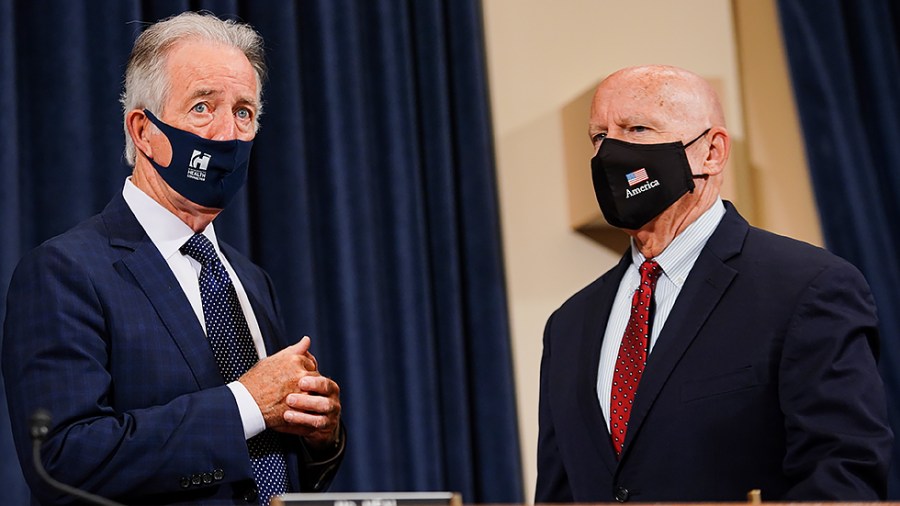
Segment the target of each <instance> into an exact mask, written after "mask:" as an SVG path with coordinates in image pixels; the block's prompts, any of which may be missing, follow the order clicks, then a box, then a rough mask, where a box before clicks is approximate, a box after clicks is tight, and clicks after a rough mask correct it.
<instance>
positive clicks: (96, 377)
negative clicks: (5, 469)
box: [2, 194, 337, 504]
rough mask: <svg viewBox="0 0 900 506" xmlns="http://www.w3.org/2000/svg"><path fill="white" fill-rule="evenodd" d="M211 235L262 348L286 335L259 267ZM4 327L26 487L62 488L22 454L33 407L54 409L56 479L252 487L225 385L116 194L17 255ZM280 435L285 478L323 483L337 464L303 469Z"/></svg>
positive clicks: (49, 457) (140, 487)
mask: <svg viewBox="0 0 900 506" xmlns="http://www.w3.org/2000/svg"><path fill="white" fill-rule="evenodd" d="M220 246H221V249H222V251H223V253H224V254H225V255H226V257H227V258H228V261H229V262H230V263H231V265H232V266H233V267H234V270H235V272H236V273H237V275H238V277H239V278H240V279H241V283H242V284H243V285H244V288H245V289H246V291H247V296H248V297H249V299H250V302H251V304H252V306H253V310H254V313H255V315H256V318H257V320H258V321H259V326H260V329H261V331H262V335H263V338H264V341H265V345H266V349H267V351H268V353H269V354H272V353H274V352H276V351H278V350H280V349H282V348H284V347H285V346H287V345H289V344H291V343H289V342H288V338H287V336H286V335H285V332H284V331H283V328H282V326H281V324H280V321H279V317H278V314H277V310H276V301H275V292H274V290H273V287H272V284H271V281H270V280H269V278H268V276H267V275H266V274H265V273H264V272H263V271H262V270H261V269H260V268H259V267H257V266H255V265H253V264H252V263H251V262H250V261H249V260H248V259H246V258H245V257H244V256H243V255H241V254H239V253H238V252H237V251H235V250H234V249H233V248H230V247H229V246H227V245H226V244H220ZM4 334H5V335H4V340H3V356H2V359H3V364H2V365H3V374H4V380H5V383H6V390H7V399H8V402H9V408H10V416H11V420H12V427H13V433H14V434H13V437H14V440H15V443H16V448H17V451H18V453H19V460H20V462H22V468H23V471H24V474H25V477H26V480H27V481H28V484H29V486H30V488H31V490H32V494H33V496H34V497H35V499H37V500H39V501H40V502H42V503H52V502H63V501H65V500H67V498H65V497H63V496H60V495H58V494H57V493H55V492H53V491H52V490H50V489H49V488H48V487H47V486H45V485H43V484H42V483H41V482H40V480H39V479H38V477H37V475H36V473H34V471H33V468H32V466H31V461H32V457H31V440H30V437H29V430H28V426H27V420H28V418H29V416H30V415H31V414H32V413H33V412H34V411H35V410H36V409H38V408H45V409H48V410H49V411H50V412H51V414H52V417H53V424H52V428H51V432H50V435H49V437H48V438H47V440H46V442H45V443H44V448H43V453H42V459H43V462H44V464H45V466H46V467H47V469H48V471H49V473H50V474H51V476H53V477H55V478H57V479H58V480H60V481H62V482H64V483H67V484H70V485H74V486H77V487H80V488H83V489H87V490H89V491H91V492H93V493H97V494H100V495H102V496H105V497H109V498H113V499H118V500H120V501H122V502H126V503H129V504H136V503H149V504H165V503H171V502H190V501H200V502H203V503H206V504H209V503H244V504H246V501H245V496H247V497H251V498H252V489H253V472H252V469H251V466H250V459H249V456H248V450H247V444H246V442H245V439H244V432H243V428H242V425H241V419H240V415H239V412H238V408H237V404H236V403H235V401H234V397H233V395H232V394H231V392H230V391H229V390H228V388H227V387H226V386H225V383H224V381H223V379H222V376H221V374H220V373H219V370H218V367H217V365H216V361H215V358H214V356H213V353H212V350H211V348H210V346H209V344H208V341H207V339H206V336H205V333H204V332H203V328H202V327H201V325H200V323H199V321H198V320H197V317H196V315H195V314H194V312H193V310H192V308H191V305H190V303H189V302H188V299H187V297H186V296H185V294H184V292H183V291H182V290H181V287H180V285H179V284H178V281H177V280H176V278H175V276H174V274H172V271H171V270H170V269H169V266H168V264H167V263H166V262H165V260H164V259H163V258H162V256H161V255H160V254H159V251H158V250H157V249H156V247H155V246H154V245H153V243H152V242H151V240H150V238H149V237H148V236H147V234H146V233H145V232H144V230H143V229H142V228H141V226H140V224H139V223H138V221H137V219H136V218H135V217H134V215H133V214H132V212H131V210H130V209H129V208H128V206H127V204H126V203H125V200H124V198H122V196H121V194H119V195H117V196H116V197H115V198H114V199H113V200H112V201H111V202H110V204H109V205H108V206H107V208H106V209H105V210H104V211H103V212H102V213H100V214H98V215H97V216H94V217H93V218H91V219H89V220H87V221H85V222H84V223H82V224H80V225H78V226H77V227H75V228H73V229H72V230H70V231H68V232H66V233H65V234H62V235H60V236H58V237H56V238H54V239H51V240H49V241H47V242H46V243H44V244H42V245H41V246H39V247H38V248H37V249H35V250H34V251H32V252H31V253H30V254H28V255H27V256H26V257H24V258H23V259H22V261H21V262H20V263H19V265H18V267H17V268H16V271H15V273H14V275H13V278H12V282H11V284H10V288H9V298H8V309H7V315H6V322H5V326H4ZM293 341H296V340H293ZM283 439H284V443H285V446H286V448H287V449H288V455H287V457H288V463H289V465H288V468H289V472H290V479H291V482H292V486H293V490H301V488H303V489H305V490H307V491H310V490H311V489H320V488H321V487H322V486H324V485H325V484H326V483H327V482H328V481H329V480H330V478H331V476H333V473H334V471H335V470H336V467H337V463H336V462H333V463H330V464H329V465H328V466H327V467H326V468H315V469H310V468H309V466H308V465H306V464H305V463H306V462H307V461H308V458H307V457H308V454H306V453H305V450H304V448H303V446H302V444H301V442H300V438H297V437H291V436H284V437H283ZM301 469H302V471H301ZM301 484H302V486H301ZM248 492H249V496H248Z"/></svg>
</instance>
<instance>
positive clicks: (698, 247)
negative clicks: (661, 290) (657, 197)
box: [631, 198, 725, 287]
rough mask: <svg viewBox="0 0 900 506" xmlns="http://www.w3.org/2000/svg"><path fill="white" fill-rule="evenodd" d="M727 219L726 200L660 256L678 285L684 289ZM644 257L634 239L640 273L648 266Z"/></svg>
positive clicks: (635, 262)
mask: <svg viewBox="0 0 900 506" xmlns="http://www.w3.org/2000/svg"><path fill="white" fill-rule="evenodd" d="M723 216H725V204H724V203H722V199H721V198H718V199H716V202H715V203H714V204H713V205H712V206H711V207H710V208H709V209H707V210H706V211H705V212H704V213H703V214H701V215H700V217H699V218H697V220H696V221H694V222H693V223H691V224H690V225H688V227H687V228H686V229H684V231H683V232H681V233H680V234H678V235H677V236H676V237H675V239H674V240H672V243H671V244H669V245H668V246H667V247H666V249H664V250H663V252H662V253H660V254H659V255H657V256H656V258H654V260H656V263H658V264H659V266H660V267H662V269H663V274H664V275H665V276H666V277H667V278H669V280H670V281H672V282H673V283H675V284H676V285H677V286H679V287H680V286H682V285H683V284H684V282H685V280H687V277H688V274H690V272H691V268H692V267H693V266H694V263H695V262H696V261H697V258H699V257H700V251H702V250H703V246H705V245H706V241H708V240H709V238H710V237H711V236H712V234H713V232H715V230H716V227H717V226H718V225H719V222H720V221H721V220H722V217H723ZM644 260H646V258H644V255H643V254H641V252H640V250H638V248H637V246H636V245H635V243H634V239H632V240H631V261H632V263H633V265H634V266H635V267H636V268H637V269H638V271H640V266H641V264H642V263H644Z"/></svg>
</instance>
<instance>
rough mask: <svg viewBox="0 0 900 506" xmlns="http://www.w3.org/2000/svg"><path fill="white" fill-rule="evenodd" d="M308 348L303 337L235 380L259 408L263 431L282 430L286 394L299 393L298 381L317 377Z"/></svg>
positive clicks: (316, 370) (314, 359) (307, 338)
mask: <svg viewBox="0 0 900 506" xmlns="http://www.w3.org/2000/svg"><path fill="white" fill-rule="evenodd" d="M309 345H310V339H309V337H304V338H303V339H301V340H300V341H299V342H298V343H297V344H294V345H292V346H288V347H287V348H285V349H283V350H281V351H279V352H278V353H276V354H274V355H272V356H270V357H266V358H264V359H262V360H260V361H259V362H257V363H256V365H254V366H253V367H252V368H250V370H249V371H247V372H246V373H244V375H243V376H241V377H240V378H238V381H240V382H241V384H243V385H244V387H246V388H247V391H248V392H250V395H252V396H253V399H254V400H255V401H256V404H257V405H258V406H259V410H260V411H261V412H262V415H263V418H264V419H265V421H266V427H267V428H271V429H275V430H278V429H279V428H282V429H283V428H286V427H282V426H287V425H289V424H288V423H287V422H286V421H285V420H284V412H285V411H287V410H289V409H291V408H290V407H289V406H288V405H287V404H286V399H287V396H288V394H290V393H294V392H298V391H299V387H298V385H299V384H300V379H301V378H304V377H306V376H319V371H318V364H317V363H316V358H315V357H314V356H313V355H312V354H311V353H310V352H309Z"/></svg>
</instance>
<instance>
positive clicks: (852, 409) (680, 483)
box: [535, 204, 893, 503]
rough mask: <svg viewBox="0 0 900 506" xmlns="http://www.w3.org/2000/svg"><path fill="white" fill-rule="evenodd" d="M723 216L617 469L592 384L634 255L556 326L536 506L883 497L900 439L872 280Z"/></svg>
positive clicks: (689, 283)
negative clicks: (881, 359) (891, 418)
mask: <svg viewBox="0 0 900 506" xmlns="http://www.w3.org/2000/svg"><path fill="white" fill-rule="evenodd" d="M726 205H727V211H726V214H725V216H724V218H723V219H722V222H721V223H720V224H719V226H718V228H717V229H716V231H715V232H714V234H713V235H712V237H711V238H710V239H709V241H708V242H707V244H706V246H705V247H704V248H703V251H702V252H701V254H700V257H699V258H698V260H697V262H696V264H695V265H694V267H693V270H692V271H691V273H690V275H689V277H688V279H687V280H686V282H685V284H684V286H683V288H682V291H681V293H680V295H679V296H678V300H677V301H676V303H675V306H674V308H673V309H672V312H671V313H670V315H669V317H668V320H667V321H666V323H665V326H664V327H663V329H662V331H661V334H660V336H659V339H658V341H657V343H656V345H655V347H654V349H653V351H652V353H651V354H650V356H649V358H648V361H647V366H646V369H645V371H644V374H643V377H642V379H641V383H640V385H639V387H638V391H637V393H636V397H635V401H634V406H633V410H632V415H631V419H630V421H629V426H628V431H627V434H626V439H625V443H624V446H625V447H624V450H623V453H622V455H621V459H620V460H619V461H617V460H616V457H615V453H614V451H613V447H612V443H611V441H610V437H609V432H608V429H607V427H606V424H605V421H604V419H603V414H602V412H601V408H600V404H599V402H598V400H597V392H596V385H597V374H598V364H599V359H600V346H601V344H602V340H603V335H604V331H605V329H606V323H607V319H608V317H609V313H610V310H611V307H612V303H613V298H614V297H615V294H616V290H617V289H618V287H619V282H620V281H621V279H622V276H623V275H624V273H625V270H626V268H627V266H628V263H629V262H630V261H631V256H630V254H626V255H625V256H624V257H623V258H622V260H621V261H620V262H619V264H618V265H617V266H616V267H614V268H613V269H611V270H610V271H609V272H607V273H606V274H604V275H603V276H602V277H600V278H599V279H597V280H596V281H594V282H593V283H592V284H590V285H589V286H587V287H586V288H584V289H583V290H581V291H579V292H578V293H576V294H575V295H574V296H573V297H572V298H570V299H569V300H568V301H566V302H565V303H564V304H563V305H562V306H561V307H560V308H559V309H558V310H557V311H556V312H554V314H553V315H552V316H551V317H550V319H549V321H548V322H547V326H546V330H545V334H544V351H543V358H542V362H541V394H540V415H539V419H540V431H539V439H538V478H537V490H536V497H535V502H570V501H574V502H580V503H590V502H610V501H615V500H619V501H626V500H630V501H641V502H657V501H674V502H678V501H745V500H746V494H747V492H748V491H750V490H752V489H761V491H762V496H763V499H764V500H770V501H776V500H784V501H787V500H845V501H851V500H852V501H857V500H859V501H863V500H865V501H870V500H878V499H883V498H884V495H885V488H886V474H887V469H888V461H889V455H890V450H891V443H892V439H893V436H892V434H891V431H890V428H889V426H888V422H887V415H886V407H885V397H884V392H883V386H882V382H881V379H880V377H879V375H878V373H877V370H876V365H875V361H876V353H877V330H876V323H877V321H876V315H875V305H874V302H873V299H872V296H871V294H870V292H869V288H868V285H867V283H866V281H865V279H863V277H862V275H861V274H860V273H859V272H858V271H857V269H855V268H854V267H853V266H851V265H850V264H849V263H847V262H845V261H843V260H841V259H839V258H837V257H836V256H834V255H832V254H830V253H828V252H826V251H824V250H822V249H819V248H815V247H813V246H810V245H808V244H804V243H801V242H798V241H794V240H791V239H788V238H785V237H781V236H777V235H775V234H771V233H768V232H765V231H762V230H759V229H756V228H753V227H750V226H749V225H748V224H747V222H746V221H744V219H743V218H741V216H740V215H739V214H738V213H737V211H735V209H734V208H733V207H732V206H731V205H730V204H726Z"/></svg>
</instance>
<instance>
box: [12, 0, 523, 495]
mask: <svg viewBox="0 0 900 506" xmlns="http://www.w3.org/2000/svg"><path fill="white" fill-rule="evenodd" d="M188 9H191V10H198V9H208V10H210V11H212V12H215V13H216V14H218V15H220V16H222V17H237V18H239V19H242V20H244V21H247V22H249V23H251V24H253V25H254V26H255V27H256V28H257V29H258V30H259V31H260V33H261V34H262V35H263V37H264V38H265V40H266V46H267V51H268V55H267V56H268V63H269V65H270V79H269V82H268V83H267V84H266V91H265V95H264V100H265V103H266V110H265V113H264V115H263V117H262V129H261V130H260V133H259V135H258V137H257V141H256V143H255V145H254V152H253V159H252V161H251V174H250V180H249V182H248V184H247V187H246V189H245V190H244V191H243V192H242V193H241V194H240V195H239V196H238V198H237V199H236V200H235V202H234V203H232V204H231V206H230V207H229V209H227V210H226V211H225V212H223V213H222V216H221V217H220V218H219V219H218V220H217V221H216V228H217V230H218V231H219V234H220V235H221V236H223V238H224V239H225V240H226V241H228V242H230V243H231V244H232V245H234V246H236V247H238V248H239V249H241V250H243V251H245V252H246V253H248V254H249V255H250V256H251V257H252V258H253V259H254V260H255V261H256V262H257V263H259V264H261V265H262V266H263V267H264V268H265V269H267V270H268V271H269V273H270V274H271V275H272V277H273V279H274V280H275V283H276V286H277V288H278V291H279V296H280V299H281V305H282V310H283V313H284V314H285V315H287V322H286V323H287V327H288V329H289V330H290V331H291V332H293V333H295V334H296V337H297V338H298V339H299V338H300V337H301V336H303V335H307V334H308V335H310V336H312V338H313V349H314V352H315V353H316V355H317V357H318V359H319V363H320V367H321V369H322V370H323V372H324V373H325V374H327V375H329V376H331V377H333V378H334V379H335V380H336V381H338V383H339V384H340V385H341V387H342V395H341V397H342V403H343V406H344V420H345V423H346V424H347V427H348V430H349V438H350V439H349V440H350V447H349V451H348V454H347V456H346V459H345V461H344V465H343V467H342V469H341V471H340V473H339V474H338V478H337V480H336V482H335V484H334V486H333V487H332V490H337V491H370V490H381V491H399V490H413V491H414V490H455V491H460V492H462V494H463V499H464V500H465V501H466V502H494V503H503V502H521V501H522V499H523V497H522V478H521V469H520V462H519V447H518V429H517V420H516V412H515V402H514V388H513V376H512V364H511V352H510V344H509V329H508V322H507V314H506V295H505V289H504V278H503V276H504V274H503V266H502V252H501V243H500V227H499V222H498V220H499V218H498V204H497V189H496V180H495V174H494V165H493V163H494V162H493V146H492V137H491V124H490V115H489V108H488V101H487V82H486V68H485V61H484V50H483V32H482V20H481V7H480V3H479V1H478V0H407V1H404V0H319V1H296V2H292V1H267V2H259V1H252V0H247V1H202V2H187V1H144V2H140V1H137V0H130V1H123V0H107V1H88V0H83V1H72V0H58V1H27V2H26V1H15V0H0V105H2V110H3V111H4V112H5V119H4V121H2V122H0V150H2V154H3V156H2V161H3V166H2V168H0V209H2V211H0V220H2V226H3V241H2V244H0V286H2V287H3V290H2V291H3V295H0V297H2V298H0V307H3V308H5V287H6V286H7V285H8V282H9V278H10V275H11V273H12V269H13V268H14V266H15V264H16V262H17V261H18V258H19V257H20V256H21V255H22V254H23V253H24V252H25V251H27V250H29V249H30V248H32V247H34V246H35V245H37V244H38V243H40V242H41V241H43V240H45V239H47V238H49V237H51V236H53V235H55V234H58V233H61V232H63V231H65V230H66V229H68V228H69V227H71V226H72V225H74V224H75V223H76V222H78V221H80V220H82V219H84V218H87V217H88V216H90V215H92V214H94V213H96V212H98V211H99V210H100V209H101V208H102V207H103V206H104V205H105V203H106V202H107V201H108V200H109V198H110V197H111V196H112V195H113V194H114V193H115V192H118V191H120V190H121V187H122V184H123V181H124V179H125V177H126V176H127V175H128V174H129V170H128V168H127V167H126V166H125V164H124V162H123V157H122V154H121V153H122V147H123V141H124V135H123V133H122V127H121V124H122V117H121V111H120V108H119V104H118V102H117V99H118V95H119V93H120V92H121V82H122V75H123V72H124V66H125V62H126V60H127V56H128V52H129V50H130V47H131V45H132V42H133V41H134V39H135V37H136V36H137V34H138V33H139V32H140V30H141V27H142V25H141V23H139V22H138V21H155V20H157V19H160V18H162V17H165V16H168V15H171V14H175V13H178V12H181V11H183V10H188ZM2 311H3V309H0V312H2ZM0 315H2V313H0ZM0 406H2V409H3V410H4V411H5V402H0ZM0 420H2V421H0V424H2V425H0V429H2V430H0V452H2V455H0V472H2V476H0V479H2V483H3V489H4V499H3V500H4V502H5V501H11V502H12V503H24V502H25V501H26V499H25V497H27V496H26V494H27V490H26V489H25V486H24V484H23V482H22V480H21V476H20V471H19V469H18V466H17V463H16V461H15V459H14V457H13V453H12V448H11V443H10V441H9V428H8V425H7V424H8V416H7V415H6V414H5V412H4V413H0Z"/></svg>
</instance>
